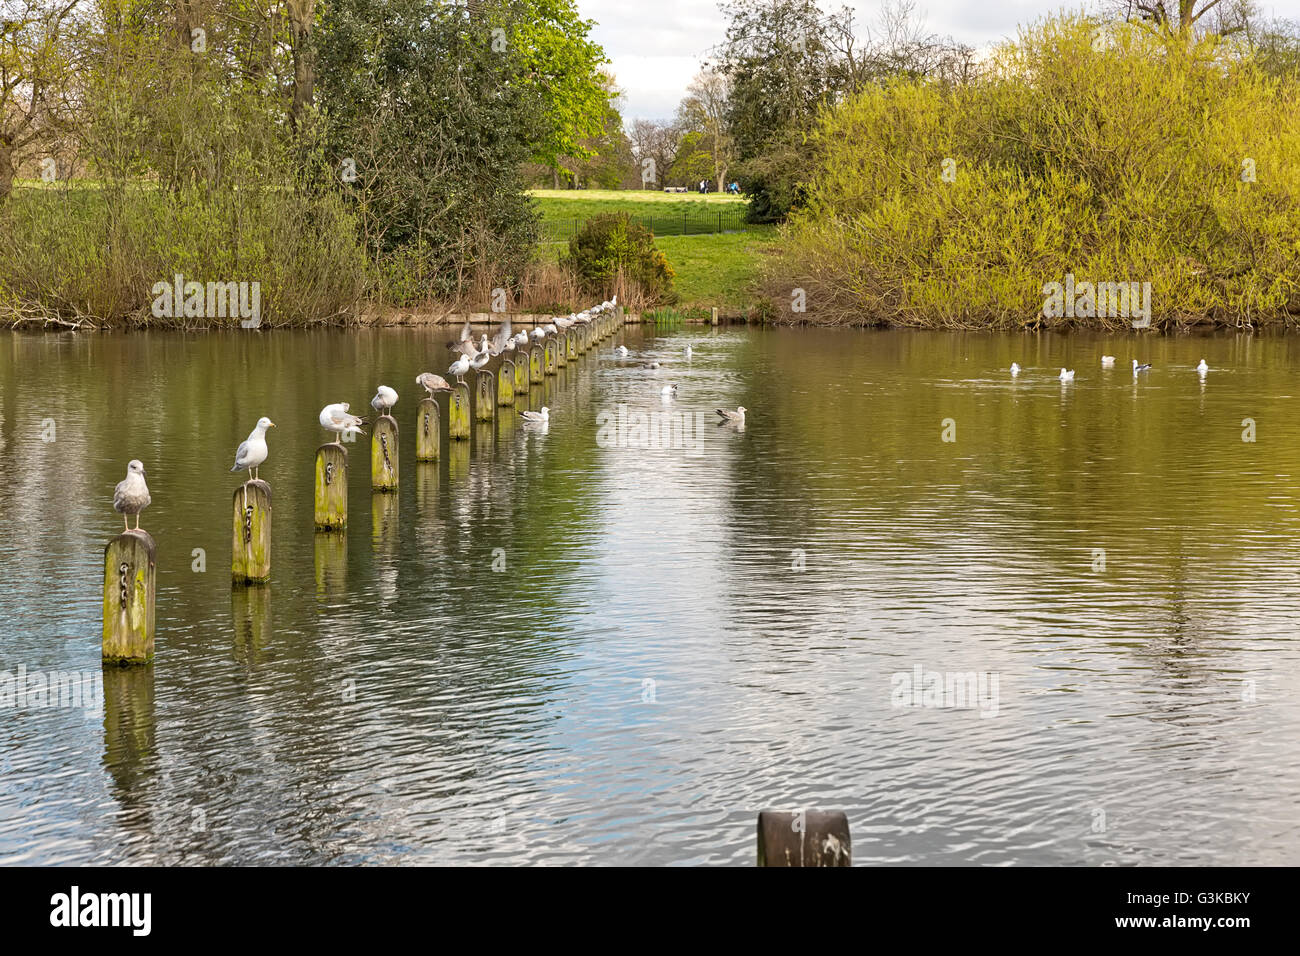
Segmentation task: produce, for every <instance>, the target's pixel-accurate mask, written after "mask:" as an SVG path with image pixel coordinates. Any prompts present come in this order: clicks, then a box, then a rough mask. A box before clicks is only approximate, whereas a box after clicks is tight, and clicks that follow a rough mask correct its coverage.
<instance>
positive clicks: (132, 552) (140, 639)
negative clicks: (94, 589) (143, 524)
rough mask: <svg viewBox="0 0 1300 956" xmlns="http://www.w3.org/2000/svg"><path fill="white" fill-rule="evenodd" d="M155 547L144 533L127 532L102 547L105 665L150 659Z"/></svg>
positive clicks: (156, 572)
mask: <svg viewBox="0 0 1300 956" xmlns="http://www.w3.org/2000/svg"><path fill="white" fill-rule="evenodd" d="M157 554H158V548H157V546H156V545H155V544H154V540H153V538H152V537H150V535H149V533H148V532H147V531H126V532H123V533H122V534H120V535H118V536H117V537H116V538H114V539H113V540H112V541H110V542H109V543H108V546H107V547H105V548H104V639H103V659H104V663H105V664H148V663H149V662H150V661H152V660H153V625H154V593H155V591H156V582H157V577H158V568H157V563H156V560H155V559H156V557H157Z"/></svg>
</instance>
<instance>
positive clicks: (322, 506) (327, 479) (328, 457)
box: [316, 442, 348, 531]
mask: <svg viewBox="0 0 1300 956" xmlns="http://www.w3.org/2000/svg"><path fill="white" fill-rule="evenodd" d="M347 526H348V450H347V449H346V448H344V447H343V446H342V445H340V444H338V443H336V442H328V443H326V444H324V445H321V446H320V447H319V448H317V449H316V530H317V531H342V530H343V529H344V528H346V527H347Z"/></svg>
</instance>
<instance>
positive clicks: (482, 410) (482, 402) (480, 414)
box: [474, 369, 497, 422]
mask: <svg viewBox="0 0 1300 956" xmlns="http://www.w3.org/2000/svg"><path fill="white" fill-rule="evenodd" d="M496 385H497V379H496V376H495V375H493V374H492V373H491V372H489V371H488V370H487V369H483V370H482V371H480V372H479V373H478V401H476V402H475V403H474V420H475V421H476V422H490V421H492V419H493V417H494V416H495V415H496V412H497V388H496Z"/></svg>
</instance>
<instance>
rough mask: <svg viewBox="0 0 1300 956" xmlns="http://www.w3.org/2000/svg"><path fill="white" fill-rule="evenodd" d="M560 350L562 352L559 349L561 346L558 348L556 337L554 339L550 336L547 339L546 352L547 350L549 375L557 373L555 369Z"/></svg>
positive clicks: (547, 372) (547, 370)
mask: <svg viewBox="0 0 1300 956" xmlns="http://www.w3.org/2000/svg"><path fill="white" fill-rule="evenodd" d="M559 352H560V350H559V348H558V347H557V345H556V341H555V339H554V338H549V339H547V340H546V352H545V357H546V374H547V375H554V374H556V371H555V370H556V357H557V356H558V355H559Z"/></svg>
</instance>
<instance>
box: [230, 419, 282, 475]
mask: <svg viewBox="0 0 1300 956" xmlns="http://www.w3.org/2000/svg"><path fill="white" fill-rule="evenodd" d="M274 427H275V422H273V421H271V419H269V418H267V417H266V416H265V415H263V416H262V417H261V418H259V419H258V420H257V427H256V428H254V429H253V430H252V432H251V433H249V436H248V437H247V438H246V439H244V440H243V441H242V442H240V443H239V448H238V449H236V450H235V467H234V468H231V469H230V470H231V471H243V470H244V469H248V477H249V480H250V481H251V480H252V479H254V478H256V477H257V475H256V474H254V472H255V471H256V469H257V468H258V466H259V465H261V464H262V463H263V462H264V461H266V456H267V455H268V454H270V451H269V450H268V449H267V447H266V430H267V429H268V428H274Z"/></svg>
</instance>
